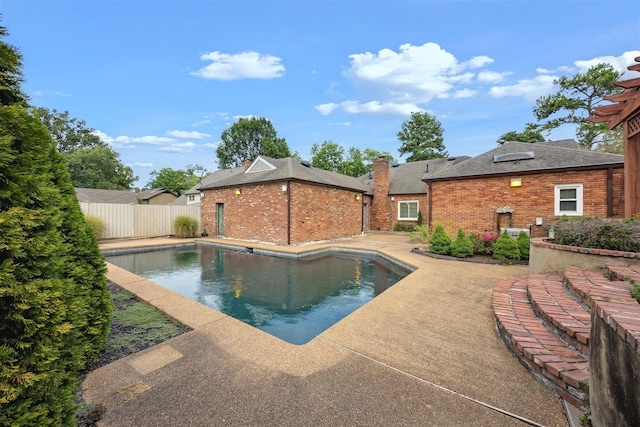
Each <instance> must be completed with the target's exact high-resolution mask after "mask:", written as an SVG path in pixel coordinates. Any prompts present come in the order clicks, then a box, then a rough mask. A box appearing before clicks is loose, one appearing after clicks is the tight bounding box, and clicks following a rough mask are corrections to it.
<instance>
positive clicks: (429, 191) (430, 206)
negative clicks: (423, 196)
mask: <svg viewBox="0 0 640 427" xmlns="http://www.w3.org/2000/svg"><path fill="white" fill-rule="evenodd" d="M432 190H433V186H432V182H431V181H429V182H427V210H428V212H429V221H428V224H429V230H431V217H432V216H433V204H432V201H431V194H432V193H433V191H432Z"/></svg>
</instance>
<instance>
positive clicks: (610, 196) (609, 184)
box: [607, 167, 613, 218]
mask: <svg viewBox="0 0 640 427" xmlns="http://www.w3.org/2000/svg"><path fill="white" fill-rule="evenodd" d="M611 217H613V168H612V167H610V168H609V169H607V218H611Z"/></svg>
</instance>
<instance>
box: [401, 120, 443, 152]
mask: <svg viewBox="0 0 640 427" xmlns="http://www.w3.org/2000/svg"><path fill="white" fill-rule="evenodd" d="M443 134H444V129H442V124H441V123H440V122H439V121H438V119H436V118H435V117H434V116H432V115H431V114H429V113H427V112H414V113H411V118H409V119H408V120H405V121H404V122H403V123H402V128H401V130H400V132H398V134H397V136H398V140H399V141H400V142H401V143H402V146H401V147H400V149H399V150H398V151H400V155H401V156H402V155H404V154H409V157H407V162H416V161H418V160H429V159H438V158H442V157H447V156H448V155H449V154H448V153H447V150H446V148H445V146H444V135H443Z"/></svg>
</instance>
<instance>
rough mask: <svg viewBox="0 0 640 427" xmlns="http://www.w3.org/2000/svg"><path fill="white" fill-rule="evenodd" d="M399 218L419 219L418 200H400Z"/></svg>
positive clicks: (405, 219) (406, 219)
mask: <svg viewBox="0 0 640 427" xmlns="http://www.w3.org/2000/svg"><path fill="white" fill-rule="evenodd" d="M398 219H399V220H401V221H403V220H404V221H417V220H418V202H417V201H411V202H398Z"/></svg>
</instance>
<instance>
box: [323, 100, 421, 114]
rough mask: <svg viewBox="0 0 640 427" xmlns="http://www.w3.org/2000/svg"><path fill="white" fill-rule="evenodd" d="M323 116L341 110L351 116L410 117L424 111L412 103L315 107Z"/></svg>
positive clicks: (325, 105)
mask: <svg viewBox="0 0 640 427" xmlns="http://www.w3.org/2000/svg"><path fill="white" fill-rule="evenodd" d="M315 108H316V110H318V111H319V112H320V114H322V115H323V116H326V115H328V114H330V113H332V112H333V111H334V110H336V109H341V110H342V111H344V112H345V113H350V114H380V115H389V116H408V115H410V114H411V113H412V112H415V111H423V109H422V108H420V107H418V106H417V105H416V104H412V103H394V102H380V101H370V102H360V101H344V102H341V103H340V104H323V105H318V106H316V107H315Z"/></svg>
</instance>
